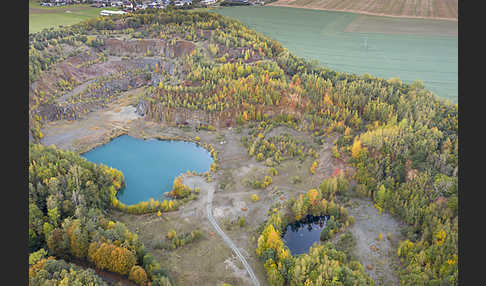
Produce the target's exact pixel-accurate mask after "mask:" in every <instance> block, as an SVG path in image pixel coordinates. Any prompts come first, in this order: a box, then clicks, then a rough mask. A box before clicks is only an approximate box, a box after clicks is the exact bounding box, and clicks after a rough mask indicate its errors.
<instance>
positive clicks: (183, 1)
mask: <svg viewBox="0 0 486 286" xmlns="http://www.w3.org/2000/svg"><path fill="white" fill-rule="evenodd" d="M174 5H175V6H176V7H182V6H186V5H192V0H176V1H174Z"/></svg>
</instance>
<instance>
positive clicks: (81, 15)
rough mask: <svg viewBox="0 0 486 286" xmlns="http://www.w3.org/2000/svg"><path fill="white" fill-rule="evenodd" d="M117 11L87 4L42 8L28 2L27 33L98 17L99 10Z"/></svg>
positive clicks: (32, 2)
mask: <svg viewBox="0 0 486 286" xmlns="http://www.w3.org/2000/svg"><path fill="white" fill-rule="evenodd" d="M104 9H106V10H119V9H117V8H111V7H110V8H93V7H90V6H89V5H87V4H76V5H69V6H61V7H42V6H40V5H39V4H38V3H36V2H34V1H29V33H35V32H39V31H41V30H42V29H45V28H50V27H56V26H59V25H63V26H67V25H73V24H76V23H79V22H81V21H84V20H87V19H90V18H94V17H97V16H99V14H100V11H101V10H104Z"/></svg>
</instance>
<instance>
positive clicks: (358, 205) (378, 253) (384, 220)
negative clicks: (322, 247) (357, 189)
mask: <svg viewBox="0 0 486 286" xmlns="http://www.w3.org/2000/svg"><path fill="white" fill-rule="evenodd" d="M348 209H349V214H350V215H352V216H354V218H355V223H354V224H353V225H352V226H351V227H350V228H349V231H350V232H351V233H352V234H353V236H354V238H355V239H356V247H355V248H354V251H353V253H354V254H355V256H356V258H357V259H358V261H359V262H361V263H362V264H363V265H364V266H366V267H365V269H366V272H367V273H368V274H369V275H370V276H371V277H372V278H373V279H374V280H375V282H376V285H377V286H378V285H399V283H398V279H397V275H396V269H397V267H398V265H399V263H400V262H399V260H398V257H397V255H396V251H397V246H398V243H399V241H400V240H401V239H403V237H402V234H401V228H402V227H404V225H403V224H402V223H400V222H398V221H397V220H396V219H395V218H393V217H392V216H391V215H390V214H387V213H381V214H380V213H379V212H378V210H377V209H376V207H375V206H374V205H373V203H372V202H371V201H370V200H369V199H361V198H352V199H351V206H350V207H348ZM380 233H381V234H382V235H383V237H382V240H379V238H378V237H379V234H380ZM390 233H391V240H390V239H389V238H388V235H389V234H390ZM368 265H369V266H370V267H369V268H368Z"/></svg>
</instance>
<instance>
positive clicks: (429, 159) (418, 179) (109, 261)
mask: <svg viewBox="0 0 486 286" xmlns="http://www.w3.org/2000/svg"><path fill="white" fill-rule="evenodd" d="M116 35H125V36H128V37H129V38H130V37H131V39H130V41H138V39H144V38H150V39H154V38H155V39H159V40H160V41H161V42H162V43H163V44H164V45H165V46H167V47H175V46H180V45H181V43H193V44H194V46H193V49H192V50H191V51H190V52H188V53H186V54H184V55H170V54H169V55H165V54H162V52H160V55H159V56H160V58H162V59H164V61H166V62H171V61H172V62H173V61H174V59H175V62H177V65H174V66H173V67H172V69H171V70H167V69H166V68H165V64H164V63H162V62H161V63H160V64H159V63H157V64H153V65H146V66H142V68H141V69H139V70H135V69H134V70H132V72H131V73H132V74H129V73H128V72H127V71H121V72H120V74H119V75H118V76H119V77H124V76H126V78H127V80H129V79H133V78H136V77H139V78H138V81H139V82H141V83H140V84H141V85H148V84H149V83H150V86H147V87H146V88H145V92H144V94H143V96H141V97H140V103H139V105H140V106H143V107H144V115H145V117H146V120H152V121H168V122H174V123H181V122H180V120H179V119H175V118H176V116H175V115H177V114H178V113H181V112H184V111H185V112H194V111H198V112H201V114H202V118H203V119H204V121H205V126H211V127H212V128H219V127H223V126H250V128H251V130H252V131H251V134H249V136H248V138H243V139H242V140H243V143H244V144H246V145H245V146H246V147H247V148H248V155H249V156H255V157H256V159H257V160H259V161H265V163H267V165H268V166H271V165H273V164H278V163H279V162H281V161H282V160H286V159H295V158H302V157H304V156H312V157H313V158H314V159H316V160H317V159H318V156H317V153H316V151H315V150H312V149H309V148H308V147H307V146H305V144H302V143H299V142H297V141H296V140H295V139H293V138H290V137H287V136H280V137H268V138H267V137H266V135H267V134H268V132H269V131H270V130H271V129H272V128H273V127H276V126H280V125H284V126H287V127H290V128H293V129H296V130H299V131H304V132H308V133H309V134H310V135H311V136H312V137H313V138H314V140H315V141H316V142H323V140H324V139H325V138H331V137H332V138H336V139H335V142H334V144H335V147H334V156H335V157H338V158H341V159H342V160H344V161H346V162H347V163H348V164H349V165H350V166H352V167H353V170H354V172H353V173H352V174H350V175H349V178H348V179H349V180H352V181H354V182H355V183H356V184H353V185H355V187H354V189H355V191H357V192H359V193H361V194H363V195H366V196H368V197H369V198H371V199H372V200H373V202H374V203H375V206H376V208H378V209H379V210H380V211H385V212H388V213H390V214H392V215H394V216H395V217H397V218H398V219H400V220H401V221H404V222H405V223H406V224H407V225H408V227H407V231H406V233H405V235H406V237H407V239H406V240H404V241H402V242H401V243H400V246H399V248H398V249H397V253H396V255H397V256H398V257H399V258H400V261H401V264H402V267H401V270H400V273H399V281H400V285H457V284H458V266H457V259H458V245H457V240H458V185H457V172H458V136H457V134H458V133H457V132H458V107H457V105H455V104H451V103H448V102H446V101H443V100H440V99H438V98H437V97H436V96H434V95H433V94H432V93H431V92H429V91H427V90H426V89H425V88H424V86H423V84H422V83H421V82H420V81H416V82H414V83H412V84H406V83H403V82H401V81H400V79H398V78H390V79H382V78H375V77H373V76H370V75H368V74H364V75H354V74H346V73H340V72H336V71H333V70H329V69H327V68H325V67H323V66H319V65H318V64H316V63H315V62H310V61H307V60H305V59H302V58H298V57H296V56H294V55H293V54H292V53H290V52H289V51H288V50H287V49H285V48H284V47H282V46H281V45H280V44H279V43H278V42H276V41H274V40H272V39H270V38H268V37H266V36H264V35H262V34H259V33H257V32H255V31H253V30H251V29H250V28H248V27H246V26H245V25H243V24H242V23H241V22H238V21H235V20H230V19H229V18H226V17H223V16H220V15H217V14H215V13H209V12H202V11H181V10H170V9H169V10H167V11H153V10H150V9H148V10H145V11H141V12H137V13H133V14H129V15H124V16H113V17H111V18H102V17H99V18H96V19H92V20H89V21H85V22H82V23H80V24H77V25H73V26H70V27H67V28H64V29H46V30H43V31H41V32H39V33H35V34H31V35H29V45H30V47H29V76H30V77H29V79H30V84H31V89H30V92H29V123H30V134H31V136H32V138H33V141H35V142H39V140H40V139H42V136H43V135H42V132H41V131H40V130H41V128H42V126H43V124H45V123H46V122H49V121H53V120H58V119H59V118H61V117H62V116H59V115H62V114H65V115H64V116H66V118H78V117H77V116H78V115H79V116H81V115H82V113H83V112H89V111H90V110H94V109H95V108H100V107H99V105H100V104H101V103H107V102H109V101H110V100H112V99H110V98H111V97H113V98H115V97H116V96H117V93H118V91H119V90H122V88H120V87H113V88H112V91H110V92H108V93H107V92H106V91H101V90H100V92H96V91H95V90H97V89H100V88H102V86H103V80H104V81H106V82H109V80H110V79H101V78H100V80H101V81H100V82H99V83H98V82H97V83H96V84H95V85H94V86H91V87H89V88H90V90H91V91H95V92H86V93H82V94H80V95H79V96H77V97H72V98H71V99H70V101H66V102H63V103H62V106H59V105H60V103H59V102H58V99H59V98H60V97H62V92H60V90H58V89H59V88H64V89H69V88H72V87H74V86H75V84H76V80H68V79H63V81H60V86H57V87H52V86H50V87H49V86H47V85H43V84H42V83H43V81H44V80H45V79H46V78H48V76H49V75H51V74H52V73H53V71H52V68H53V67H55V66H56V65H57V64H58V63H60V62H62V61H63V60H65V59H67V58H69V57H71V56H74V54H76V51H77V48H80V47H83V48H84V49H87V50H89V51H97V52H98V54H97V53H93V52H91V53H90V55H89V56H88V58H86V61H88V60H89V61H93V60H96V61H100V62H102V61H104V60H105V56H102V55H101V54H100V53H105V54H106V55H107V56H108V57H109V51H110V49H109V44H108V42H109V40H110V39H112V38H113V37H115V36H116ZM66 46H70V47H72V48H70V49H64V47H66ZM172 51H174V50H172ZM137 52H139V53H142V54H144V55H145V56H148V57H150V56H151V55H153V53H155V52H154V51H153V50H146V49H145V50H144V49H141V50H139V51H137ZM81 68H82V67H81ZM156 76H161V77H160V78H162V80H160V81H158V82H154V78H155V77H156ZM60 79H61V78H60ZM46 86H47V87H46ZM105 94H108V95H106V97H105V96H104V95H105ZM109 94H113V96H111V97H110V96H109ZM178 120H179V121H178ZM182 121H183V120H182ZM310 173H312V171H310ZM304 179H305V178H304ZM348 179H346V180H348ZM329 180H330V181H325V182H323V184H322V185H321V186H320V187H319V188H316V189H313V190H310V191H308V192H307V193H306V194H305V195H301V196H299V197H297V198H294V199H293V200H290V201H291V203H290V205H289V206H285V208H282V210H281V211H279V212H277V213H275V214H273V215H271V216H270V217H269V219H268V221H267V223H266V224H265V228H264V230H263V231H262V234H261V236H260V239H258V245H257V246H256V251H257V253H258V255H259V256H261V257H262V260H263V262H264V264H265V269H266V273H267V278H268V281H269V283H270V285H373V281H371V280H370V278H369V277H367V276H366V274H365V272H364V270H363V267H362V265H360V264H359V263H357V262H356V261H349V259H347V258H346V255H345V254H344V253H343V252H342V251H339V250H336V249H335V247H334V246H333V245H332V244H330V243H326V244H324V245H321V246H318V247H314V248H312V249H311V251H310V252H309V254H306V255H303V256H299V257H292V256H291V255H290V254H289V252H288V250H287V249H286V248H285V246H283V244H282V241H281V239H280V234H281V231H282V227H283V226H284V225H285V224H284V221H285V222H291V221H292V220H298V218H300V217H302V216H304V215H306V214H312V213H316V214H317V213H324V214H332V215H333V216H334V218H335V220H336V222H337V223H336V224H335V226H336V227H335V228H336V229H335V230H334V229H333V230H334V231H333V233H334V232H342V231H344V229H345V228H346V226H347V225H349V224H350V223H351V221H352V219H350V218H349V217H347V215H346V213H347V212H346V209H345V208H343V207H341V206H340V205H338V204H337V203H336V201H335V200H334V196H335V193H336V192H339V191H340V190H342V189H343V188H345V186H344V185H347V183H344V182H343V179H338V178H336V179H332V178H330V179H329ZM332 180H335V181H332ZM177 184H178V183H177ZM122 186H123V175H122V174H121V173H120V172H119V171H117V170H114V169H110V168H108V167H106V166H97V165H94V164H90V163H88V162H86V161H84V160H83V159H81V158H80V157H79V156H78V155H76V154H75V153H72V152H64V151H61V150H57V149H54V148H50V147H43V146H42V145H34V144H33V145H30V146H29V249H30V251H31V252H32V255H33V254H34V253H36V255H37V257H38V258H36V259H33V261H35V263H34V262H33V263H32V265H31V266H30V271H29V277H30V281H31V283H34V282H33V281H44V280H42V279H58V278H47V277H49V276H48V275H47V274H42V275H41V274H40V273H46V272H42V271H43V270H45V271H47V273H51V274H52V273H53V272H62V269H66V267H67V266H66V265H65V262H59V263H60V264H59V265H60V266H56V267H54V266H52V265H55V263H54V262H52V261H54V260H55V261H62V260H65V261H71V260H76V259H79V260H85V261H88V262H90V263H92V264H93V265H95V266H96V267H98V268H100V269H106V270H109V271H113V272H116V273H120V274H122V275H126V276H127V277H131V278H130V279H132V280H134V281H136V282H137V283H139V284H140V285H145V283H146V282H148V281H150V282H151V285H170V278H168V277H167V276H166V275H165V272H164V269H160V267H159V266H158V265H157V262H156V261H154V260H153V259H151V255H150V254H149V253H146V252H145V250H144V247H143V244H142V243H141V242H140V241H139V240H138V239H137V236H136V234H133V233H131V232H130V231H128V229H127V228H126V227H125V226H124V225H123V224H121V223H118V222H113V221H110V219H109V218H108V217H106V214H105V212H104V210H105V209H106V208H109V207H114V205H113V197H114V194H115V193H116V190H118V189H120V188H122ZM177 190H178V191H175V192H174V193H173V195H174V196H175V197H181V196H186V195H187V194H188V193H191V192H190V191H189V190H186V189H184V188H183V187H180V186H178V187H177ZM167 204H170V202H169V203H167ZM115 207H116V205H115ZM173 207H174V208H176V207H177V206H173ZM163 209H164V210H170V209H172V207H170V206H167V208H164V207H163ZM284 209H286V211H287V212H290V213H292V214H293V216H290V218H285V216H284V215H283V211H284ZM41 249H44V252H42V253H39V251H41ZM45 251H47V253H48V255H49V256H46V254H43V253H45ZM51 257H53V258H51ZM53 259H54V260H53ZM61 264H62V265H61ZM49 265H51V266H49ZM63 273H64V272H63ZM39 275H41V276H42V278H41V277H40V276H39ZM62 275H65V277H68V278H67V279H79V280H82V279H93V281H98V280H96V278H94V277H91V276H92V273H91V272H89V271H87V272H77V274H66V273H64V274H62ZM54 276H55V277H59V275H54ZM54 276H53V277H54ZM63 277H64V276H63ZM63 279H64V278H63ZM69 281H70V280H69ZM83 281H85V280H83ZM86 281H87V280H86ZM39 283H40V282H39ZM157 283H158V284H157ZM164 283H165V284H164ZM326 283H327V284H326Z"/></svg>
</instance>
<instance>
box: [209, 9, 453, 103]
mask: <svg viewBox="0 0 486 286" xmlns="http://www.w3.org/2000/svg"><path fill="white" fill-rule="evenodd" d="M216 12H218V13H220V14H222V15H225V16H229V17H231V18H235V19H239V20H240V21H242V22H243V23H245V24H247V25H248V26H249V27H251V28H253V29H255V30H256V31H259V32H262V33H263V34H266V35H267V36H270V37H272V38H274V39H275V40H277V41H279V42H280V43H282V45H283V46H284V47H286V48H288V49H289V50H290V51H292V52H293V53H295V54H296V55H298V56H301V57H304V58H306V59H316V60H318V61H319V62H321V63H322V64H324V65H325V66H326V67H328V68H331V69H334V70H337V71H343V72H349V73H356V74H364V73H369V74H371V75H373V76H376V77H382V78H386V79H388V78H390V77H399V78H400V79H402V81H404V82H407V83H411V82H413V81H415V80H417V79H419V80H421V81H422V82H423V83H424V84H425V86H426V87H427V88H428V89H429V90H430V91H432V92H433V93H435V94H436V95H438V96H439V97H442V98H446V99H449V100H450V101H451V102H454V103H457V97H458V47H457V46H458V37H457V22H453V21H439V20H417V19H399V18H388V17H377V16H365V15H358V14H352V13H345V12H330V11H319V10H310V9H297V8H287V7H228V8H222V9H218V10H216ZM380 23H381V24H380ZM348 26H349V28H348V29H347V30H346V28H347V27H348ZM384 27H385V28H384ZM421 27H423V29H422V28H421ZM345 30H346V31H345Z"/></svg>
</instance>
